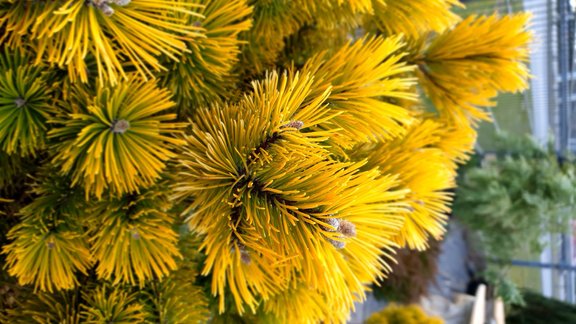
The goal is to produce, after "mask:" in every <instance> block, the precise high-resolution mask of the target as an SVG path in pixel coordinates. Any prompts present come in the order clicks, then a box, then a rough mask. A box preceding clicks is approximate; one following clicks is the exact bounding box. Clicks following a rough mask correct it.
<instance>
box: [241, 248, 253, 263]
mask: <svg viewBox="0 0 576 324" xmlns="http://www.w3.org/2000/svg"><path fill="white" fill-rule="evenodd" d="M240 261H242V263H244V264H245V265H249V264H250V263H251V262H252V259H251V258H250V253H248V251H246V250H240Z"/></svg>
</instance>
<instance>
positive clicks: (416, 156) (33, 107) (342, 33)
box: [0, 0, 530, 323]
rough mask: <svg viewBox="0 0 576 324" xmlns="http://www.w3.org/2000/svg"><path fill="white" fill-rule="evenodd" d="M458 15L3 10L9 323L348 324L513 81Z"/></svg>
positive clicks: (510, 40) (209, 8) (433, 212)
mask: <svg viewBox="0 0 576 324" xmlns="http://www.w3.org/2000/svg"><path fill="white" fill-rule="evenodd" d="M455 6H460V4H459V3H458V2H457V1H454V0H431V1H421V0H410V1H388V0H353V1H352V0H351V1H342V0H293V1H287V0H226V1H225V0H193V1H190V0H87V1H84V0H56V1H43V0H42V1H31V0H30V1H20V0H0V47H1V48H0V217H1V222H0V224H1V226H0V245H1V246H2V250H1V251H2V253H1V254H0V258H1V260H2V263H3V264H5V266H4V267H3V269H2V273H1V274H2V275H1V276H0V278H2V283H0V289H4V288H2V285H5V286H6V287H8V288H7V291H12V290H17V291H18V292H17V293H15V294H14V296H16V297H17V299H16V300H14V298H12V299H10V300H4V297H3V296H0V305H1V306H3V309H2V310H0V320H2V321H5V322H9V323H49V322H50V323H51V322H66V323H80V322H131V323H134V322H153V323H195V322H205V321H212V322H214V323H219V322H223V323H226V322H230V321H235V322H241V321H244V322H249V323H257V322H264V323H265V322H269V323H288V322H296V323H316V322H337V323H338V322H344V321H345V320H346V318H347V317H348V315H349V313H350V311H351V310H352V309H353V306H354V302H356V301H360V300H362V299H363V298H364V296H365V292H366V291H367V290H368V289H370V288H369V287H370V285H371V284H372V283H375V282H376V281H377V280H385V279H384V278H385V277H386V275H387V274H388V273H389V272H390V271H391V266H390V265H391V264H392V263H393V262H394V255H395V251H396V250H398V249H400V248H406V249H415V250H425V249H427V248H428V242H429V240H430V239H432V238H434V239H441V237H442V235H443V234H444V231H445V228H444V225H445V222H446V219H447V214H448V213H449V212H450V204H451V200H452V196H451V194H450V191H451V190H452V189H453V188H454V186H455V177H456V169H457V167H458V165H459V164H460V163H462V162H464V161H466V160H467V159H468V158H469V155H470V153H471V151H472V148H473V145H474V141H475V137H476V131H475V127H476V121H477V120H478V119H482V118H484V117H485V116H486V114H485V112H484V111H483V110H482V107H483V106H485V105H488V104H489V103H490V102H491V100H492V98H494V96H495V95H496V94H497V93H498V92H502V91H519V90H523V89H524V88H525V87H526V84H527V83H526V80H527V78H528V71H527V69H526V60H527V48H528V42H529V39H530V34H529V33H528V32H527V31H526V24H527V21H528V15H526V14H518V15H514V16H504V17H500V16H498V15H493V16H490V17H469V18H465V19H463V20H462V19H461V17H458V16H457V15H456V14H454V13H452V12H451V9H452V8H454V7H455ZM476 35H481V37H480V38H479V39H480V40H477V39H478V37H477V36H476ZM426 98H428V99H430V100H431V101H432V103H433V104H434V105H435V106H436V109H426V108H425V104H424V102H425V100H426ZM4 306H6V307H4ZM39 314H43V315H39Z"/></svg>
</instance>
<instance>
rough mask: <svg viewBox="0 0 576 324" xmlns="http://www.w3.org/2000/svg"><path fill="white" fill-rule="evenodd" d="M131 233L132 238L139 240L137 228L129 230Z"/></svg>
mask: <svg viewBox="0 0 576 324" xmlns="http://www.w3.org/2000/svg"><path fill="white" fill-rule="evenodd" d="M131 234H132V238H133V239H135V240H139V239H140V233H138V230H137V229H133V230H132V231H131Z"/></svg>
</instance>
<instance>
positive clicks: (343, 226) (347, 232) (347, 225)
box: [338, 220, 356, 237]
mask: <svg viewBox="0 0 576 324" xmlns="http://www.w3.org/2000/svg"><path fill="white" fill-rule="evenodd" d="M338 232H340V233H342V234H343V235H344V236H346V237H355V236H356V225H354V224H353V223H351V222H349V221H347V220H340V225H339V226H338Z"/></svg>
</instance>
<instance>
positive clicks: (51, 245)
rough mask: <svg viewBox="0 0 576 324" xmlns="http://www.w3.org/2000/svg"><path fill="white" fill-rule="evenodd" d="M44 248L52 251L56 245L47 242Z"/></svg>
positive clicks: (52, 242)
mask: <svg viewBox="0 0 576 324" xmlns="http://www.w3.org/2000/svg"><path fill="white" fill-rule="evenodd" d="M46 247H48V249H50V250H52V249H53V248H55V247H56V243H54V241H48V242H46Z"/></svg>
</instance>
